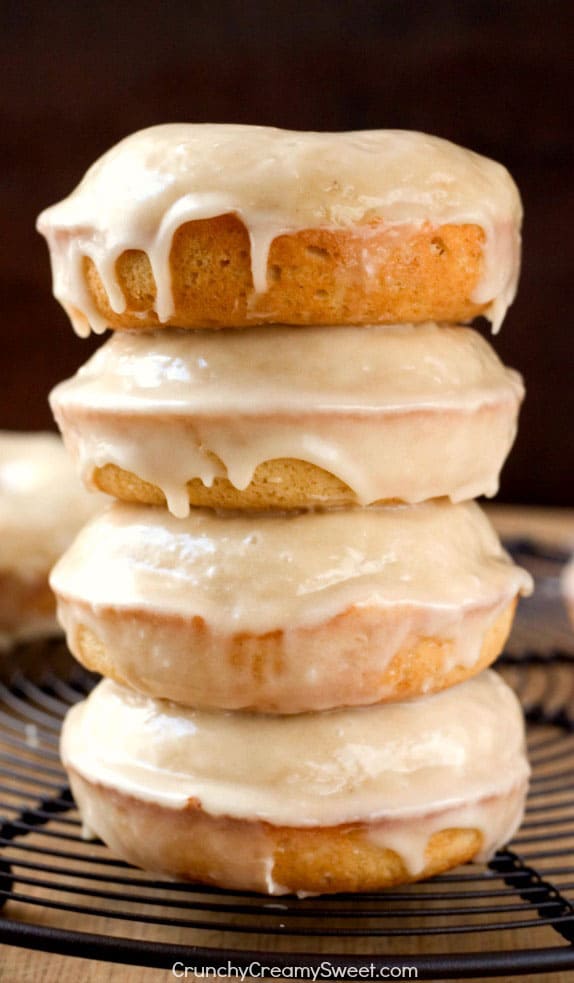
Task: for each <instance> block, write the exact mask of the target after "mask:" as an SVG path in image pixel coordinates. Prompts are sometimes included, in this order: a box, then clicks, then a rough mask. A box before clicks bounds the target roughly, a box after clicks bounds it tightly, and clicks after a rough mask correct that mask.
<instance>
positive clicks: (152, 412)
mask: <svg viewBox="0 0 574 983" xmlns="http://www.w3.org/2000/svg"><path fill="white" fill-rule="evenodd" d="M523 393H524V389H523V385H522V380H521V378H520V376H519V375H518V373H516V372H514V371H512V370H510V369H506V368H505V367H504V366H503V365H502V363H501V362H500V360H499V359H498V357H497V356H496V354H495V352H494V351H493V349H492V347H491V346H490V345H489V344H488V342H487V341H485V340H484V339H483V338H482V337H481V336H480V335H479V334H478V333H477V332H476V331H473V330H472V329H470V328H462V327H454V328H453V327H450V328H449V327H438V326H437V325H436V324H432V323H428V324H424V325H417V326H413V325H387V326H368V327H364V328H363V329H362V330H361V331H359V332H358V331H356V330H354V328H350V327H338V328H325V327H307V328H306V329H305V331H301V330H299V329H298V328H294V327H286V326H281V327H277V326H270V327H265V326H263V327H262V326H258V327H253V328H245V329H243V330H242V331H240V332H237V331H233V330H231V331H225V330H221V331H218V332H213V331H179V332H178V331H175V330H174V329H172V330H171V331H162V332H155V333H147V332H146V333H142V332H138V333H129V334H128V333H125V332H123V333H120V332H117V333H115V334H114V335H113V336H112V337H111V338H110V339H109V341H108V342H107V343H106V344H105V345H104V346H103V347H102V348H101V349H100V350H99V351H98V352H96V354H95V355H94V356H93V357H92V358H91V359H90V360H89V361H88V362H87V363H86V365H84V366H83V368H81V369H80V370H79V372H78V373H77V375H76V376H74V377H73V378H72V379H70V380H68V381H66V382H63V383H61V384H60V385H59V386H57V387H56V389H55V390H54V391H53V393H52V395H51V405H52V409H53V411H54V415H55V417H56V420H57V422H58V424H59V426H60V429H61V431H62V433H63V435H64V440H65V442H66V444H67V446H68V448H69V450H70V451H71V452H72V454H73V455H74V456H75V457H76V458H77V459H79V463H80V467H81V470H82V473H83V476H84V478H85V480H86V481H87V482H88V484H90V485H91V486H93V487H96V488H99V489H101V490H102V491H106V492H108V493H110V494H112V495H114V496H115V497H117V498H120V499H123V500H127V501H141V502H144V503H148V504H163V503H165V501H166V500H167V503H168V505H169V508H170V510H171V511H172V512H173V513H174V514H175V515H177V516H185V515H186V514H187V512H188V511H189V504H190V503H191V504H192V505H204V506H211V507H215V508H219V509H242V510H249V509H250V510H256V511H261V510H266V509H297V508H309V507H338V506H347V505H353V504H361V505H367V504H371V503H373V502H375V501H389V500H401V501H406V502H419V501H423V500H426V499H428V498H433V497H440V496H448V497H450V498H451V499H452V500H454V501H460V500H464V499H469V498H473V497H475V496H477V495H482V494H486V495H493V494H495V493H496V491H497V488H498V478H499V472H500V469H501V467H502V464H503V462H504V460H505V458H506V455H507V453H508V451H509V449H510V447H511V445H512V442H513V440H514V436H515V433H516V423H517V417H518V410H519V406H520V403H521V400H522V397H523Z"/></svg>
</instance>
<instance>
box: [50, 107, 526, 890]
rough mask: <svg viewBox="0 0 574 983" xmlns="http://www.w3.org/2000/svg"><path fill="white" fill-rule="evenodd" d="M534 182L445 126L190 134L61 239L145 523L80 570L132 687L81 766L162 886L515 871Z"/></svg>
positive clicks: (124, 472) (74, 583) (348, 884)
mask: <svg viewBox="0 0 574 983" xmlns="http://www.w3.org/2000/svg"><path fill="white" fill-rule="evenodd" d="M520 221H521V206H520V199H519V196H518V192H517V190H516V188H515V186H514V184H513V182H512V180H511V178H510V176H509V175H508V173H507V172H506V170H505V169H504V168H503V167H501V166H500V165H498V164H496V163H494V162H492V161H490V160H487V159H485V158H482V157H480V156H477V155H476V154H473V153H471V152H469V151H467V150H463V149H462V148H459V147H456V146H454V145H452V144H450V143H447V142H446V141H444V140H441V139H438V138H435V137H430V136H426V135H423V134H420V133H410V132H402V131H373V132H358V133H338V134H328V133H296V132H288V131H282V130H276V129H268V128H265V127H244V126H227V125H192V124H189V125H168V126H159V127H154V128H151V129H149V130H145V131H142V132H140V133H136V134H134V135H133V136H131V137H128V138H127V139H126V140H124V141H122V142H121V143H120V144H118V145H117V146H116V147H114V148H113V149H112V150H110V151H109V152H108V153H107V154H105V155H104V156H103V157H102V158H101V159H100V160H99V161H97V162H96V163H95V164H94V165H93V166H92V167H91V168H90V170H89V171H88V172H87V174H86V175H85V177H84V179H83V181H82V182H81V183H80V185H79V186H78V188H77V189H76V190H75V191H74V192H73V193H72V194H71V195H70V197H69V198H67V199H65V200H64V201H63V202H60V203H59V204H58V205H55V206H54V207H52V208H50V209H48V210H47V211H45V212H44V213H43V214H42V215H41V216H40V219H39V229H40V231H41V232H42V233H43V234H44V235H45V236H46V238H47V240H48V243H49V247H50V251H51V258H52V267H53V274H54V288H55V294H56V297H57V298H58V299H59V300H60V302H61V303H62V304H63V306H64V308H65V310H66V311H67V313H68V314H69V316H70V318H71V320H72V323H73V325H74V327H75V329H76V331H78V333H80V334H86V333H88V332H89V331H90V330H93V331H96V332H101V331H104V330H105V329H106V328H112V329H113V333H112V335H111V337H110V338H109V340H108V341H106V343H105V344H104V345H103V347H102V348H100V349H99V351H97V352H96V354H95V355H94V356H93V357H92V358H91V359H90V360H89V361H88V362H87V363H86V364H85V365H84V366H83V367H82V368H81V369H80V370H79V372H78V373H77V375H76V376H75V377H74V378H72V379H70V380H68V381H66V382H63V383H61V384H60V385H59V386H58V387H57V388H56V389H55V390H54V392H53V393H52V396H51V404H52V408H53V411H54V414H55V416H56V419H57V421H58V424H59V426H60V428H61V431H62V434H63V437H64V441H65V443H66V445H67V447H68V448H69V450H70V451H71V453H72V455H73V456H74V458H75V459H76V461H77V462H78V466H79V468H80V471H81V473H82V475H83V478H84V480H85V481H86V483H87V484H88V485H89V486H91V487H95V488H98V489H100V490H101V491H104V492H107V493H108V494H109V495H110V496H113V497H114V498H115V499H116V501H115V502H114V503H113V504H111V505H110V507H109V508H108V509H107V510H106V511H104V512H103V513H102V514H101V515H100V516H99V517H97V518H96V519H95V520H93V521H91V522H90V523H89V524H88V525H87V526H86V527H85V528H84V529H83V530H82V532H81V533H80V534H79V536H78V538H77V539H76V541H75V543H74V544H73V545H72V547H71V548H70V549H69V550H68V552H67V553H66V554H65V555H64V556H63V557H62V559H61V560H60V561H59V563H58V564H57V566H56V567H55V569H54V571H53V574H52V586H53V589H54V591H55V593H56V595H57V599H58V610H59V617H60V619H61V622H62V624H63V626H64V628H65V631H66V635H67V639H68V643H69V646H70V648H71V650H72V652H73V653H74V655H75V656H76V658H77V659H79V661H80V662H82V663H83V664H84V665H85V666H87V667H88V668H89V669H92V670H95V671H97V672H99V673H101V674H102V675H103V676H104V677H105V679H104V680H103V681H102V682H101V683H99V685H98V686H97V687H96V689H95V690H94V691H93V692H92V694H91V695H90V696H89V697H88V699H87V700H86V701H84V702H83V703H81V704H79V705H78V706H76V707H74V708H73V709H72V710H71V712H70V714H69V716H68V718H67V720H66V723H65V726H64V732H63V738H62V757H63V761H64V764H65V766H66V768H67V770H68V773H69V776H70V781H71V785H72V789H73V792H74V796H75V798H76V801H77V803H78V806H79V808H80V811H81V813H82V816H83V819H84V822H85V824H86V827H87V828H88V829H89V830H91V831H92V832H93V833H94V834H97V835H99V836H100V837H101V838H102V839H103V840H104V841H105V842H107V843H108V844H109V845H110V846H111V847H112V849H113V850H114V851H115V852H116V853H117V854H118V855H119V856H121V857H123V858H125V859H127V860H128V861H131V862H133V863H135V864H137V865H139V866H142V867H145V868H147V869H150V870H154V871H159V872H163V873H166V874H168V875H171V876H176V877H181V878H186V879H190V880H194V881H199V882H204V883H209V884H215V885H218V886H221V887H227V888H232V889H248V890H256V891H262V892H268V893H271V894H281V893H285V892H292V891H295V892H317V893H321V892H336V891H362V890H374V889H379V888H383V887H386V886H390V885H395V884H399V883H403V882H407V881H411V880H417V879H420V878H424V877H428V876H431V875H433V874H435V873H437V872H440V871H444V870H446V869H448V868H451V867H453V866H455V865H457V864H459V863H462V862H465V861H469V860H472V859H477V860H485V859H488V858H489V857H490V856H491V854H492V853H493V851H494V850H495V849H496V848H497V847H499V846H500V845H501V844H503V843H505V842H506V841H507V840H508V839H509V838H510V837H511V836H512V834H513V833H514V831H515V830H516V828H517V826H518V824H519V822H520V819H521V816H522V810H523V804H524V797H525V793H526V786H527V780H528V763H527V760H526V757H525V752H524V726H523V719H522V714H521V711H520V707H519V705H518V703H517V700H516V698H515V697H514V695H513V693H512V692H511V691H510V690H509V688H508V687H507V686H506V684H505V683H504V682H503V681H502V680H501V679H500V678H499V677H498V676H497V675H496V674H495V673H494V672H493V671H492V670H490V669H489V668H488V667H489V666H490V665H491V663H492V662H493V661H494V659H495V658H496V657H497V655H498V654H499V653H500V651H501V649H502V647H503V645H504V642H505V640H506V638H507V635H508V632H509V630H510V626H511V622H512V618H513V614H514V610H515V606H516V603H517V599H518V597H519V595H520V594H523V593H527V592H528V591H529V590H530V586H531V585H530V579H529V576H528V575H527V574H526V573H525V572H524V571H523V570H521V569H519V568H518V567H516V566H515V565H514V564H513V563H512V561H511V559H510V558H509V556H508V555H507V554H506V553H505V552H504V550H503V549H502V546H501V544H500V542H499V540H498V538H497V536H496V534H495V532H494V531H493V529H492V528H491V526H490V525H489V522H488V520H487V519H486V517H485V515H484V514H483V513H482V511H481V509H480V507H479V506H478V505H477V504H476V503H474V502H473V501H471V499H473V498H475V497H477V496H480V495H493V494H494V493H495V492H496V490H497V487H498V478H499V472H500V469H501V467H502V464H503V462H504V459H505V457H506V455H507V453H508V451H509V449H510V446H511V444H512V441H513V439H514V436H515V432H516V425H517V417H518V411H519V406H520V403H521V400H522V397H523V386H522V381H521V379H520V377H519V376H518V374H517V373H515V372H513V371H512V370H510V369H507V368H505V367H504V366H503V365H502V363H501V362H500V361H499V359H498V357H497V356H496V354H495V352H494V350H493V349H492V347H491V346H490V344H489V342H488V341H486V340H484V338H483V337H482V336H481V335H480V334H479V333H478V332H477V331H475V330H473V329H472V328H469V327H465V326H463V325H464V323H468V322H469V321H471V320H472V319H473V318H475V317H477V316H479V315H482V316H484V317H486V318H488V319H490V320H491V322H492V323H493V325H494V327H495V328H496V329H497V328H498V327H499V325H500V323H501V321H502V319H503V317H504V314H505V311H506V308H507V307H508V305H509V303H510V302H511V301H512V299H513V296H514V292H515V288H516V282H517V277H518V269H519V257H520Z"/></svg>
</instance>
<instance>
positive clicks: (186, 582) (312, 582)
mask: <svg viewBox="0 0 574 983" xmlns="http://www.w3.org/2000/svg"><path fill="white" fill-rule="evenodd" d="M51 584H52V588H53V589H54V591H55V593H56V595H57V597H58V613H59V617H60V620H61V622H62V625H63V626H64V628H65V630H66V636H67V639H68V644H69V646H70V648H71V650H72V652H73V653H74V655H75V656H76V658H77V659H79V661H80V662H82V663H83V664H84V665H86V666H87V667H88V668H89V669H93V670H95V671H97V672H99V673H102V674H103V675H105V676H109V677H111V678H112V679H115V680H116V681H118V682H120V683H122V684H125V685H128V686H131V687H133V688H134V689H136V690H139V691H140V692H143V693H146V694H149V695H151V696H154V697H163V698H167V699H172V700H176V701H177V702H179V703H181V704H186V705H189V706H194V707H199V708H207V709H210V708H211V709H213V708H215V709H217V708H221V709H227V710H245V709H248V710H258V711H266V712H270V713H283V714H288V713H298V712H302V711H308V710H324V709H327V708H331V707H336V706H345V705H356V704H368V703H376V702H379V701H392V700H400V699H405V698H407V697H415V696H420V695H422V694H424V693H431V692H433V691H435V690H440V689H443V688H444V687H447V686H451V685H453V684H454V683H458V682H460V681H461V680H463V679H465V678H467V677H468V676H471V675H473V674H475V673H477V672H479V671H480V670H481V669H483V668H484V667H485V666H488V665H490V664H491V663H492V661H493V660H494V659H495V658H496V656H497V655H498V654H499V652H500V651H501V649H502V647H503V645H504V642H505V640H506V637H507V635H508V632H509V630H510V625H511V622H512V615H513V611H514V607H515V604H516V600H517V597H518V595H519V594H521V593H528V592H529V591H530V586H531V579H530V576H529V575H528V574H527V573H526V572H525V571H524V570H521V569H520V568H519V567H516V566H515V565H514V564H513V563H512V561H511V560H510V557H509V556H508V555H507V554H506V553H505V552H504V550H503V549H502V547H501V545H500V541H499V540H498V538H497V536H496V533H495V532H494V530H493V529H492V527H491V526H490V524H489V522H488V520H487V519H486V518H485V516H484V514H483V513H482V512H481V510H480V508H479V507H478V506H477V505H476V504H474V503H468V504H461V505H450V504H449V503H447V502H429V503H426V504H424V505H418V506H394V507H392V506H391V507H387V508H380V509H376V508H375V509H356V510H347V511H340V512H325V513H314V512H308V513H301V514H296V515H290V516H289V515H283V516H280V515H267V516H265V515H262V516H257V517H249V516H241V515H233V516H229V515H224V514H220V515H218V514H216V513H214V512H211V511H208V510H194V511H193V513H192V515H191V516H190V517H189V518H187V519H175V518H173V517H172V516H170V515H169V514H168V513H167V512H165V511H164V510H162V509H157V508H150V507H148V506H130V505H121V504H116V505H113V506H111V507H110V508H109V509H107V510H106V511H104V512H103V513H102V514H101V515H100V516H98V517H97V518H96V519H95V520H94V521H92V523H91V524H89V525H88V526H87V527H86V528H85V529H84V530H83V531H82V532H81V533H80V535H79V536H78V537H77V539H76V540H75V543H74V544H73V545H72V547H71V548H70V549H69V550H68V552H67V553H66V554H65V555H64V556H63V557H62V558H61V560H60V561H59V563H58V564H57V565H56V567H55V569H54V571H53V573H52V577H51Z"/></svg>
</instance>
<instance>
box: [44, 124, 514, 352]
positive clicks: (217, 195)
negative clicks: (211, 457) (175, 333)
mask: <svg viewBox="0 0 574 983" xmlns="http://www.w3.org/2000/svg"><path fill="white" fill-rule="evenodd" d="M521 218H522V210H521V203H520V198H519V195H518V191H517V189H516V186H515V185H514V182H513V181H512V179H511V177H510V175H509V174H508V172H507V171H506V170H505V168H504V167H502V166H501V165H500V164H497V163H495V162H494V161H491V160H488V159H487V158H485V157H480V156H479V155H478V154H475V153H472V152H470V151H468V150H464V149H463V148H461V147H457V146H455V145H454V144H452V143H448V142H447V141H446V140H441V139H439V138H438V137H433V136H428V135H426V134H423V133H411V132H407V131H398V130H378V131H377V130H374V131H366V132H352V133H300V132H292V131H286V130H278V129H272V128H267V127H254V126H234V125H222V124H214V125H212V124H200V125H198V124H176V125H167V126H156V127H151V128H150V129H147V130H143V131H141V132H139V133H135V134H133V135H132V136H130V137H128V138H127V139H125V140H123V141H122V142H121V143H119V144H118V145H117V146H115V147H113V148H112V149H111V150H110V151H108V153H106V154H104V156H103V157H102V158H100V160H98V161H97V162H96V163H95V164H94V165H93V166H92V167H91V168H90V169H89V171H88V172H87V174H86V175H85V177H84V179H83V180H82V181H81V183H80V184H79V186H78V187H77V188H76V190H75V191H74V192H73V193H72V194H71V195H70V196H69V197H68V198H66V199H65V200H64V201H62V202H60V203H59V204H57V205H54V206H53V207H52V208H49V209H47V210H46V211H44V212H43V213H42V214H41V215H40V217H39V220H38V229H39V231H40V232H41V233H42V234H43V235H44V236H45V237H46V239H47V240H48V244H49V247H50V253H51V258H52V267H53V272H54V292H55V295H56V297H57V298H58V300H60V302H61V303H62V304H63V306H64V308H65V309H66V311H67V313H68V314H69V316H70V318H71V320H72V323H73V325H74V327H75V329H76V331H77V332H78V333H79V334H86V333H88V332H89V330H90V328H92V329H93V330H94V331H103V330H105V328H107V327H113V328H132V329H141V328H150V327H153V328H156V327H162V326H165V325H172V326H178V327H183V328H190V327H236V326H245V325H248V324H254V323H264V322H274V323H284V324H352V325H360V324H372V323H394V322H410V321H413V322H421V321H427V320H434V321H444V322H455V323H456V322H460V321H468V320H470V319H472V318H473V317H475V316H477V315H479V314H483V315H485V316H487V317H489V318H490V319H491V320H492V321H493V323H494V326H495V328H496V327H498V326H499V325H500V323H501V322H502V320H503V317H504V314H505V312H506V309H507V307H508V305H509V304H510V303H511V302H512V300H513V298H514V294H515V290H516V284H517V279H518V272H519V265H520V224H521Z"/></svg>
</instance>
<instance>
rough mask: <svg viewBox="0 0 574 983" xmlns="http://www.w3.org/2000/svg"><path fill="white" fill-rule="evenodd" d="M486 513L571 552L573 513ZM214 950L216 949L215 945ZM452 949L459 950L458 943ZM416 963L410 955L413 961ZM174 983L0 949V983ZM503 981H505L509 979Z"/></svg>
mask: <svg viewBox="0 0 574 983" xmlns="http://www.w3.org/2000/svg"><path fill="white" fill-rule="evenodd" d="M488 511H489V514H490V517H491V519H492V521H493V522H494V524H495V525H496V527H497V528H498V529H499V531H500V533H501V534H502V535H507V536H515V535H532V536H536V537H537V538H539V539H542V540H543V541H545V542H547V543H552V544H562V545H568V546H571V547H572V549H573V550H574V509H567V510H566V509H564V510H547V509H534V508H515V507H510V506H503V505H492V506H489V507H488ZM86 930H87V929H86ZM94 930H96V929H94ZM105 930H106V926H105V920H104V919H99V923H98V926H97V931H99V932H103V933H105ZM548 932H549V938H548V940H547V943H546V944H548V945H552V944H553V935H552V930H551V929H549V930H548ZM443 942H444V946H443V948H444V950H445V951H448V950H449V945H450V943H451V937H450V936H445V937H444V940H443ZM213 944H214V945H216V942H214V943H213ZM256 945H257V938H255V939H254V946H256ZM454 945H455V946H456V945H457V940H456V937H455V940H454ZM512 945H513V935H512V933H502V932H501V933H498V945H497V948H500V949H511V948H512ZM418 951H421V950H418ZM422 951H424V949H423V950H422ZM414 958H415V952H414V951H413V960H414ZM173 979H175V977H174V976H173V975H172V974H171V972H170V971H169V970H156V969H145V968H140V967H127V966H121V965H115V964H112V963H101V962H96V961H92V960H86V959H77V958H74V957H66V956H58V955H54V954H52V953H45V952H36V951H32V950H28V949H21V948H16V947H14V946H2V947H1V948H0V981H1V983H148V981H149V983H160V981H165V983H167V981H168V980H173ZM506 979H507V981H509V980H511V979H513V978H512V977H507V978H506ZM517 979H527V977H525V976H523V977H520V978H517ZM532 979H535V980H536V981H540V983H551V981H552V983H573V981H574V971H569V972H561V973H551V974H543V975H536V976H532Z"/></svg>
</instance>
